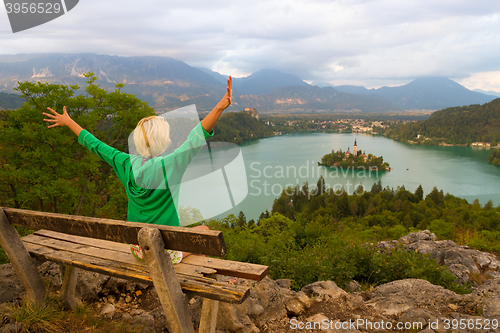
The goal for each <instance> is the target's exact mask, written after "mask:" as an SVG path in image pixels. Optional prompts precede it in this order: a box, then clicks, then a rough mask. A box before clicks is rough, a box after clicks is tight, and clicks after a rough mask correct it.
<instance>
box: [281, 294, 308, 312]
mask: <svg viewBox="0 0 500 333" xmlns="http://www.w3.org/2000/svg"><path fill="white" fill-rule="evenodd" d="M311 304H312V302H311V299H310V298H309V297H307V295H306V294H304V293H303V292H302V291H299V292H298V293H297V294H296V295H295V296H294V297H290V298H288V299H287V300H286V301H285V309H286V312H287V313H288V315H291V316H298V315H300V314H301V313H302V312H304V310H305V309H307V308H309V307H310V306H311Z"/></svg>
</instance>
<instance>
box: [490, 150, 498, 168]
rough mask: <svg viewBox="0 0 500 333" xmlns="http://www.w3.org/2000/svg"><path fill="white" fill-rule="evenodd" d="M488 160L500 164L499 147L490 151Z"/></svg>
mask: <svg viewBox="0 0 500 333" xmlns="http://www.w3.org/2000/svg"><path fill="white" fill-rule="evenodd" d="M488 162H489V163H493V164H495V165H498V166H500V149H495V150H493V151H492V152H491V154H490V156H489V157H488Z"/></svg>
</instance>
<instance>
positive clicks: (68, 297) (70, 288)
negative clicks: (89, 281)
mask: <svg viewBox="0 0 500 333" xmlns="http://www.w3.org/2000/svg"><path fill="white" fill-rule="evenodd" d="M78 273H79V269H78V268H76V267H71V266H65V269H64V279H63V284H62V287H61V301H62V303H63V304H64V306H65V307H66V308H67V309H71V310H73V309H75V308H76V306H77V304H78V303H79V301H78V300H77V298H76V297H75V289H76V282H77V281H78Z"/></svg>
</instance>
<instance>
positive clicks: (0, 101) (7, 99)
mask: <svg viewBox="0 0 500 333" xmlns="http://www.w3.org/2000/svg"><path fill="white" fill-rule="evenodd" d="M23 103H24V101H23V100H22V99H21V97H20V96H19V95H15V94H8V93H3V92H0V110H12V109H17V108H20V107H21V106H22V105H23Z"/></svg>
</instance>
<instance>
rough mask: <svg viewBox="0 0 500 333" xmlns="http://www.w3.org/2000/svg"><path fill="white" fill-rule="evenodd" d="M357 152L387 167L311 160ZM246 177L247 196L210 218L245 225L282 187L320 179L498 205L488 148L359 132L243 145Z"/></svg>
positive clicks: (499, 185) (497, 177) (499, 187)
mask: <svg viewBox="0 0 500 333" xmlns="http://www.w3.org/2000/svg"><path fill="white" fill-rule="evenodd" d="M355 139H356V140H357V145H358V151H359V150H362V151H364V152H365V153H366V154H367V155H368V154H373V155H376V156H383V157H384V161H385V162H388V163H389V164H390V166H391V168H392V169H393V170H392V171H389V172H373V171H372V172H368V171H366V172H365V171H357V170H356V171H352V170H349V171H347V170H341V169H336V168H327V167H320V166H318V165H317V162H318V161H320V160H321V157H323V156H324V155H325V154H327V153H330V152H331V151H332V150H339V149H342V151H346V150H347V149H348V148H349V149H350V150H351V152H352V147H353V144H354V140H355ZM240 148H241V152H242V156H243V159H244V164H245V168H246V174H247V179H248V184H249V188H248V195H247V197H246V198H245V199H244V200H243V201H242V202H241V203H239V204H238V205H236V206H235V207H234V208H232V209H230V210H229V211H227V212H225V213H223V214H220V215H218V216H215V217H225V216H227V215H228V214H235V215H238V213H239V212H240V211H243V212H244V213H245V216H246V217H247V221H248V220H250V219H255V220H257V219H258V217H259V215H260V213H262V212H263V211H265V210H266V209H268V210H271V207H272V204H273V201H274V199H275V198H277V197H279V195H280V194H281V191H282V190H283V189H284V188H286V187H287V186H295V185H296V184H300V185H301V186H302V184H303V183H305V182H306V181H307V182H309V184H310V186H313V185H314V186H315V185H316V183H317V181H318V178H319V176H320V175H322V176H323V178H325V181H326V184H327V186H329V187H331V188H334V189H335V190H339V189H341V188H342V186H343V187H344V188H345V189H346V190H347V191H348V192H349V193H352V191H353V189H354V188H355V187H356V186H358V185H359V184H362V185H363V186H364V187H365V190H366V191H370V189H371V187H372V185H373V183H376V182H377V181H378V180H379V179H381V181H382V186H383V187H386V186H389V187H391V188H394V189H396V188H397V187H398V186H401V185H404V186H405V188H406V189H407V190H409V191H411V192H414V191H415V189H416V188H417V187H418V185H422V187H423V189H424V193H425V194H427V193H429V192H430V191H431V190H432V189H433V187H434V186H436V187H437V188H438V189H439V190H443V191H444V193H450V194H453V195H454V196H457V197H461V198H464V199H467V201H468V202H469V203H472V201H473V200H474V199H476V198H477V199H479V202H480V203H481V204H485V203H486V202H488V200H492V202H493V204H494V206H497V205H499V204H500V167H497V166H494V165H492V164H489V163H487V160H488V156H489V154H490V152H491V151H490V150H486V149H477V148H470V147H431V146H416V145H409V144H404V143H400V142H396V141H393V140H391V139H387V138H385V137H383V136H374V135H366V134H359V133H346V134H338V133H308V134H304V133H296V134H291V135H282V136H275V137H271V138H266V139H259V140H254V141H251V142H246V143H245V144H243V145H241V146H240Z"/></svg>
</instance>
